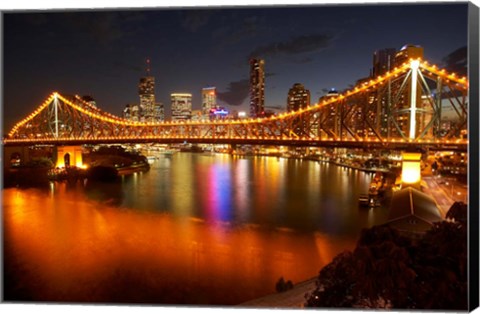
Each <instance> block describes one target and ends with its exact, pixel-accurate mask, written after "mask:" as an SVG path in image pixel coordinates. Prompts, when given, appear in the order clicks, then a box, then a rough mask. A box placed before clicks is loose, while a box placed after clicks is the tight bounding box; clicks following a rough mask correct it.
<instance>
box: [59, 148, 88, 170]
mask: <svg viewBox="0 0 480 314" xmlns="http://www.w3.org/2000/svg"><path fill="white" fill-rule="evenodd" d="M55 152H56V154H55V155H56V160H55V166H56V167H58V168H64V167H67V166H74V167H78V168H84V166H83V157H82V146H57V147H56V149H55Z"/></svg>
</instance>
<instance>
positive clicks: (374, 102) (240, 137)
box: [3, 60, 468, 151]
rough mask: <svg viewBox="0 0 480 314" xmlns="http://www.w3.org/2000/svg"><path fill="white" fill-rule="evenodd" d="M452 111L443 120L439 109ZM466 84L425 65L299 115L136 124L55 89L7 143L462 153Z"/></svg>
mask: <svg viewBox="0 0 480 314" xmlns="http://www.w3.org/2000/svg"><path fill="white" fill-rule="evenodd" d="M447 109H448V110H449V111H450V112H453V116H450V117H449V121H448V123H446V121H447V120H446V118H445V114H444V113H445V110H447ZM467 125H468V82H467V80H466V78H460V77H457V76H456V75H455V74H454V73H447V72H446V71H445V70H444V69H439V68H437V67H436V66H435V65H430V64H429V63H428V62H426V61H424V60H410V61H409V62H406V63H405V64H403V65H401V66H399V67H397V68H394V69H393V70H392V71H390V72H387V74H385V75H383V76H379V77H376V78H372V79H371V80H369V81H364V82H362V83H359V84H358V85H357V86H355V87H354V88H352V89H350V90H347V91H345V92H343V93H342V94H340V95H338V96H335V97H329V98H326V99H323V100H320V101H319V102H318V103H316V104H314V105H312V106H309V107H307V108H304V109H300V110H298V111H292V112H285V113H281V114H278V115H275V116H272V117H264V118H247V119H239V120H207V121H191V120H188V121H166V122H139V121H131V120H126V119H123V118H121V117H117V116H115V115H112V114H110V113H108V112H105V111H103V110H101V109H99V108H97V107H95V106H92V105H91V104H89V103H87V102H85V101H83V100H82V99H81V98H80V97H78V96H71V97H67V96H63V95H61V94H59V93H57V92H54V93H52V94H51V95H50V97H48V98H47V99H46V100H45V101H44V102H43V104H41V105H40V106H39V107H38V108H36V109H35V110H34V111H33V112H32V113H31V114H29V115H28V116H27V117H25V118H24V119H23V120H21V121H19V122H18V123H17V124H15V126H14V127H13V128H12V130H11V131H10V132H9V133H8V135H7V136H6V137H5V138H4V139H3V144H4V145H5V146H18V145H45V144H47V145H81V144H114V143H116V144H121V143H164V144H173V143H184V142H188V143H199V144H231V145H281V146H302V147H305V146H313V147H315V146H317V147H320V146H321V147H345V148H364V149H390V150H411V149H424V150H427V149H429V150H457V151H466V150H467V148H468V140H467V138H468V128H467Z"/></svg>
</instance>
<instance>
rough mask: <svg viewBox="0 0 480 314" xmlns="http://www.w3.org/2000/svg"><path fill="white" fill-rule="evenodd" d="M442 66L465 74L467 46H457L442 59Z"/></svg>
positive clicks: (461, 74)
mask: <svg viewBox="0 0 480 314" xmlns="http://www.w3.org/2000/svg"><path fill="white" fill-rule="evenodd" d="M442 63H443V67H445V68H446V69H447V70H448V71H449V72H454V73H457V74H458V75H460V76H467V65H468V62H467V46H464V47H461V48H458V49H457V50H455V51H453V52H451V53H450V54H448V55H447V56H446V57H444V58H443V59H442Z"/></svg>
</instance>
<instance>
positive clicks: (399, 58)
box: [395, 44, 423, 66]
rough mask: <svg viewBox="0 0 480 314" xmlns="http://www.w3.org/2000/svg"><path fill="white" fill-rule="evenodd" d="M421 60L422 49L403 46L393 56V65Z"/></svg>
mask: <svg viewBox="0 0 480 314" xmlns="http://www.w3.org/2000/svg"><path fill="white" fill-rule="evenodd" d="M418 58H420V59H422V58H423V47H421V46H415V45H410V44H409V45H405V46H403V47H402V48H400V50H399V51H398V52H397V54H396V55H395V65H396V66H398V65H402V64H403V63H405V62H407V61H408V60H409V59H418Z"/></svg>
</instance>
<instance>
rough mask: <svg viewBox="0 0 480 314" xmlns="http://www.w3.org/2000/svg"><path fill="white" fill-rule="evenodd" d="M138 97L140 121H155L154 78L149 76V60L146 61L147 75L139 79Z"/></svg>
mask: <svg viewBox="0 0 480 314" xmlns="http://www.w3.org/2000/svg"><path fill="white" fill-rule="evenodd" d="M138 95H139V96H140V110H141V112H142V120H143V121H145V122H153V121H155V78H154V77H153V76H150V60H149V59H147V75H146V76H145V77H142V78H140V83H139V84H138Z"/></svg>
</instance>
